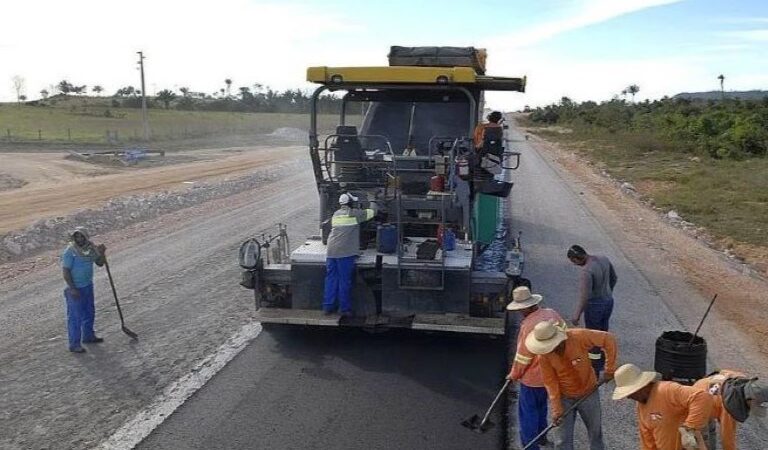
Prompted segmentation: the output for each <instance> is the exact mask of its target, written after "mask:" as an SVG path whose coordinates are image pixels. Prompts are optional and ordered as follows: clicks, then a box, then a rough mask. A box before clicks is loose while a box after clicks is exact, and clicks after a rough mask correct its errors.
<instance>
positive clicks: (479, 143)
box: [474, 111, 503, 151]
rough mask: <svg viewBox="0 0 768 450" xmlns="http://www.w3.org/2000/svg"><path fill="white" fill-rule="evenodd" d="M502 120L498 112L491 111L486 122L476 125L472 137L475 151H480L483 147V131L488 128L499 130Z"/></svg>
mask: <svg viewBox="0 0 768 450" xmlns="http://www.w3.org/2000/svg"><path fill="white" fill-rule="evenodd" d="M502 118H503V115H502V114H501V112H500V111H493V112H492V113H490V114H488V117H487V119H488V122H486V123H481V124H478V125H477V126H476V127H475V133H474V134H475V135H474V141H475V149H476V150H478V151H479V150H482V148H483V146H484V145H485V130H486V129H488V128H499V129H501V119H502Z"/></svg>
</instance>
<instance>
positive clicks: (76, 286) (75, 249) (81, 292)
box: [61, 227, 107, 353]
mask: <svg viewBox="0 0 768 450" xmlns="http://www.w3.org/2000/svg"><path fill="white" fill-rule="evenodd" d="M69 239H70V242H69V245H68V246H67V248H66V250H64V253H63V254H62V255H61V267H62V272H63V275H64V281H66V282H67V287H66V289H64V299H65V300H66V304H67V337H68V339H69V351H70V352H73V353H85V349H84V348H83V347H82V345H81V344H83V343H85V344H98V343H100V342H104V339H102V338H100V337H97V336H96V333H95V332H94V330H93V323H94V320H95V318H96V309H95V305H94V298H93V264H94V263H96V265H97V266H99V267H101V266H103V265H104V261H105V256H104V253H105V252H106V251H107V247H106V246H104V244H101V245H98V246H94V245H93V244H92V243H91V241H90V240H89V239H88V232H87V231H85V229H84V228H82V227H78V228H75V230H74V231H73V232H72V233H71V234H70V235H69Z"/></svg>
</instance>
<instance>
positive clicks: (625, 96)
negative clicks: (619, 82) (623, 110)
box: [621, 89, 629, 100]
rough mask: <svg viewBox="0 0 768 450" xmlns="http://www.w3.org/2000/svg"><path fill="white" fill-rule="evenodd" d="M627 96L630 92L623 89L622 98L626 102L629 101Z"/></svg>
mask: <svg viewBox="0 0 768 450" xmlns="http://www.w3.org/2000/svg"><path fill="white" fill-rule="evenodd" d="M627 94H629V91H627V90H626V89H622V90H621V97H622V98H623V99H624V100H626V99H627Z"/></svg>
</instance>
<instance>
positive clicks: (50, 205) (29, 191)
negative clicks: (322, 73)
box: [0, 147, 305, 234]
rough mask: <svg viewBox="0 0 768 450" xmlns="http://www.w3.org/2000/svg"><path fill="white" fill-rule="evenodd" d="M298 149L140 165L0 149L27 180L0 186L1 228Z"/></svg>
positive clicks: (232, 172) (249, 166) (242, 168)
mask: <svg viewBox="0 0 768 450" xmlns="http://www.w3.org/2000/svg"><path fill="white" fill-rule="evenodd" d="M302 151H305V150H302V149H301V148H300V147H275V148H264V149H259V150H251V151H247V152H243V153H239V154H234V155H232V156H226V157H219V159H210V160H204V161H197V162H192V163H186V164H177V165H171V166H163V167H154V168H148V169H141V170H138V171H136V170H115V169H111V168H100V167H98V166H93V165H90V164H86V163H80V162H74V161H68V160H65V159H63V155H62V154H57V155H51V154H44V155H40V154H35V155H31V154H20V156H16V155H14V154H8V153H5V154H0V162H2V163H3V170H4V171H9V173H13V174H14V176H17V177H18V178H21V179H24V180H29V184H27V185H25V186H23V187H21V188H18V189H11V190H6V191H3V192H0V234H2V233H4V232H7V231H11V230H16V229H19V228H23V227H24V226H26V225H28V224H30V223H32V222H33V221H35V220H38V219H41V218H47V217H54V216H58V215H64V214H67V213H69V212H72V211H74V210H76V209H79V208H86V207H95V206H98V205H99V204H101V203H103V202H106V201H107V200H109V199H111V198H113V197H118V196H123V195H129V194H135V193H140V192H148V191H159V190H174V189H181V188H183V187H186V185H185V184H184V183H185V182H194V181H201V180H211V179H215V178H217V177H225V176H232V177H233V176H238V175H241V174H243V173H247V172H249V171H251V170H253V169H255V168H258V167H264V166H267V165H270V164H274V163H276V162H278V161H281V160H284V159H290V158H294V157H297V156H298V155H299V154H300V153H301V152H302ZM14 156H16V157H14ZM16 174H18V175H16Z"/></svg>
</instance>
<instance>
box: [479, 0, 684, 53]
mask: <svg viewBox="0 0 768 450" xmlns="http://www.w3.org/2000/svg"><path fill="white" fill-rule="evenodd" d="M680 1H683V0H580V1H576V2H574V3H573V4H572V5H571V7H570V8H565V9H564V10H563V14H562V17H560V18H558V19H554V20H550V21H547V22H544V23H540V24H536V25H533V26H531V27H529V28H524V29H521V30H519V31H516V32H515V33H512V34H509V35H503V36H498V37H497V38H494V39H493V41H494V42H495V43H496V44H497V45H500V46H504V47H508V48H509V47H512V48H523V47H529V46H532V45H534V44H537V43H539V42H541V41H544V40H546V39H549V38H552V37H554V36H557V35H559V34H562V33H566V32H568V31H573V30H577V29H580V28H584V27H588V26H590V25H595V24H598V23H601V22H605V21H608V20H611V19H614V18H616V17H620V16H623V15H625V14H631V13H634V12H637V11H641V10H644V9H648V8H654V7H657V6H663V5H669V4H673V3H678V2H680Z"/></svg>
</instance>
